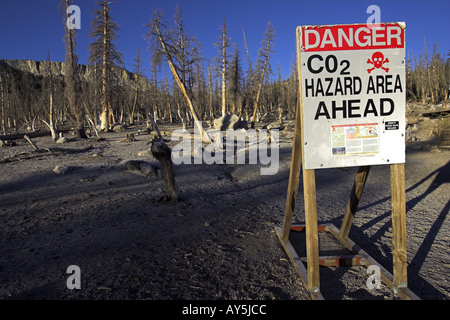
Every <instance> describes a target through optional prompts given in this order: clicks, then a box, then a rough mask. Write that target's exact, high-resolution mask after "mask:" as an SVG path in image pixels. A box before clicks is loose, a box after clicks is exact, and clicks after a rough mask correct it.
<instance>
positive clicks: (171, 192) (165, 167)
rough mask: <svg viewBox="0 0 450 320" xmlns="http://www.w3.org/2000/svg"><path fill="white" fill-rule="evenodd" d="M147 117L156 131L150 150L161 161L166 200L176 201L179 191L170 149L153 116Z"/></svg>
mask: <svg viewBox="0 0 450 320" xmlns="http://www.w3.org/2000/svg"><path fill="white" fill-rule="evenodd" d="M148 117H149V119H150V121H152V122H153V125H154V126H155V130H156V132H157V136H156V137H155V138H154V139H153V141H152V146H151V149H150V150H151V152H152V155H153V156H154V157H155V158H156V159H157V160H158V161H159V162H160V163H161V167H162V173H163V177H164V184H165V185H166V191H167V200H168V201H178V199H179V198H180V193H179V191H178V187H177V184H176V182H175V175H174V174H173V162H172V149H170V148H169V146H168V145H167V144H166V141H165V140H164V138H163V137H162V135H161V132H160V131H159V129H158V125H157V124H156V122H155V120H154V119H153V117H152V116H151V115H150V114H149V115H148Z"/></svg>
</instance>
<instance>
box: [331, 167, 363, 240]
mask: <svg viewBox="0 0 450 320" xmlns="http://www.w3.org/2000/svg"><path fill="white" fill-rule="evenodd" d="M369 171H370V166H364V167H359V168H358V172H357V173H356V178H355V183H354V184H353V188H352V191H351V192H350V200H349V201H348V204H347V210H346V211H345V214H344V220H343V221H342V225H341V229H340V232H339V235H340V236H341V237H342V238H347V237H348V234H349V233H350V228H351V226H352V223H353V218H354V217H355V213H356V210H357V209H358V205H359V200H360V199H361V195H362V193H363V190H364V186H365V184H366V181H367V176H368V175H369Z"/></svg>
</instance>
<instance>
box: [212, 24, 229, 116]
mask: <svg viewBox="0 0 450 320" xmlns="http://www.w3.org/2000/svg"><path fill="white" fill-rule="evenodd" d="M214 45H215V46H216V47H217V48H218V50H219V57H218V59H217V61H218V65H219V66H218V68H219V69H220V71H219V72H220V76H221V77H222V117H225V115H226V113H227V76H228V72H227V71H228V70H227V67H228V63H229V59H230V55H229V53H228V52H227V51H228V48H229V47H230V46H231V39H230V37H228V30H227V25H226V23H225V19H224V21H223V25H222V26H221V27H220V36H219V38H218V39H217V42H216V43H214Z"/></svg>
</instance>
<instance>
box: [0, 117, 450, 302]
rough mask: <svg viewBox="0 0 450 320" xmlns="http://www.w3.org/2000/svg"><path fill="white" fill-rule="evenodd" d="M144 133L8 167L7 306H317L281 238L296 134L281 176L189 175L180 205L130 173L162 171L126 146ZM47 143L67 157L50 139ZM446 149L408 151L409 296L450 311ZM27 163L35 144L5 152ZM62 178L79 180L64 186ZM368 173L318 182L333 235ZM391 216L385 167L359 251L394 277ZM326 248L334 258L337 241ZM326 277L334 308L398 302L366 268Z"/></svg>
mask: <svg viewBox="0 0 450 320" xmlns="http://www.w3.org/2000/svg"><path fill="white" fill-rule="evenodd" d="M422 120H423V119H422ZM418 122H420V121H418ZM419 125H420V123H419ZM429 126H431V129H430V130H434V129H433V128H435V126H436V123H431V122H430V124H429ZM422 127H426V126H425V121H422ZM174 128H178V127H173V126H163V127H162V128H161V129H162V131H163V132H166V133H170V132H171V130H173V129H174ZM139 129H142V128H140V127H135V128H130V129H128V130H127V131H126V132H121V133H104V134H102V136H103V137H104V138H105V140H104V141H100V142H97V141H95V140H94V139H93V138H92V139H89V140H88V141H82V140H72V141H70V142H69V143H68V144H64V145H58V147H60V148H70V149H82V148H86V147H88V146H90V145H92V149H90V150H88V151H86V152H84V153H80V154H67V153H61V152H59V153H55V154H53V155H48V154H46V153H43V154H39V155H37V156H34V157H33V158H31V159H20V160H15V161H12V162H8V163H3V164H0V177H1V178H0V299H101V300H110V299H124V300H128V299H131V300H137V299H152V300H154V299H156V300H166V299H168V300H170V299H183V300H184V299H193V300H197V299H202V300H203V299H210V300H216V299H253V300H259V299H264V300H272V299H275V300H304V299H309V296H308V294H307V292H306V290H305V288H304V287H303V285H302V283H301V281H300V279H299V277H298V275H297V274H296V272H295V271H294V269H293V267H292V265H291V263H290V261H289V260H288V258H287V256H286V254H285V252H284V250H283V248H282V246H281V245H280V243H279V241H278V238H277V236H276V233H275V231H274V227H275V226H281V224H282V221H283V216H284V206H285V201H286V191H287V186H288V178H289V166H290V157H291V146H292V133H288V134H286V135H280V169H279V172H278V174H277V175H274V176H261V175H260V166H259V165H179V166H176V167H175V174H176V181H177V183H178V186H179V189H180V192H181V197H182V201H179V202H177V203H171V202H169V203H168V202H164V201H159V200H160V198H161V197H162V196H163V195H164V194H165V189H164V183H163V180H162V178H161V177H160V176H158V177H154V176H149V177H145V176H142V175H137V174H135V173H132V172H130V171H129V170H126V165H125V163H126V162H127V161H129V160H141V161H147V162H148V163H150V164H152V165H154V166H155V167H157V166H158V162H157V161H156V160H155V159H153V157H152V156H151V155H147V156H138V153H139V152H141V151H145V150H148V149H149V145H148V142H149V139H150V138H151V137H150V136H149V135H139V136H136V138H137V141H135V142H118V141H119V140H121V139H123V138H124V137H126V133H127V132H128V133H129V132H136V131H137V130H139ZM427 130H428V127H427ZM420 132H422V131H420V130H419V129H418V130H417V132H415V134H419V133H420ZM423 134H424V135H425V136H426V137H425V138H429V135H428V134H427V133H423ZM68 137H69V138H70V136H68ZM415 140H420V141H415ZM34 141H35V143H36V144H37V145H38V146H39V147H41V148H43V147H54V145H53V144H52V143H51V141H50V138H48V137H46V138H36V139H34ZM435 144H436V138H435V137H431V138H429V139H422V138H421V139H414V141H412V142H410V143H408V145H407V146H408V147H407V164H406V188H407V193H406V201H407V202H406V207H407V249H408V252H407V254H408V278H409V280H408V281H409V283H408V286H409V288H410V289H411V290H412V291H413V292H414V293H416V294H417V295H418V296H419V297H420V298H422V299H449V298H450V279H449V277H450V255H449V239H450V217H449V216H448V212H449V208H450V201H449V194H450V185H449V179H450V162H449V159H450V157H449V156H450V150H448V149H438V148H436V146H435ZM170 145H171V146H173V145H174V144H173V143H170ZM26 151H32V148H31V146H30V144H28V143H27V142H26V141H18V145H17V146H15V147H4V148H1V149H0V161H1V160H3V159H5V158H7V157H10V156H13V155H16V154H18V153H21V152H26ZM57 165H65V166H68V167H69V168H70V169H71V170H70V172H68V173H67V174H65V175H58V174H56V173H54V172H53V169H54V168H55V166H57ZM355 173H356V168H343V169H325V170H317V171H316V184H317V201H318V211H319V222H320V223H322V222H323V223H333V224H335V225H336V226H337V227H339V226H340V224H341V221H342V216H343V213H344V211H345V207H346V204H347V200H348V195H349V193H350V190H351V187H352V183H353V179H354V176H355ZM302 192H303V190H302V187H301V186H300V189H299V198H298V201H297V206H296V216H295V222H300V223H301V222H302V221H303V199H302ZM390 205H391V203H390V183H389V167H388V166H375V167H372V170H371V172H370V175H369V179H368V182H367V185H366V189H365V191H364V194H363V197H362V200H361V203H360V209H359V211H358V213H357V217H356V218H355V221H354V225H353V227H352V229H351V232H350V238H351V239H352V240H353V241H355V242H356V243H357V244H358V245H359V246H361V247H362V248H363V249H364V250H365V251H367V252H368V253H369V254H370V255H371V256H372V257H373V258H375V259H376V260H377V261H378V262H379V263H381V264H382V265H383V266H384V267H385V268H386V269H388V270H389V271H392V254H391V248H392V246H391V235H392V229H391V217H390V213H391V209H390ZM321 237H322V238H321V240H320V243H321V249H322V244H324V245H326V244H327V243H329V242H330V241H329V239H324V238H323V236H321ZM299 250H301V249H299ZM324 250H325V249H324ZM70 265H78V266H79V267H80V269H81V290H73V291H72V290H69V289H67V287H66V280H67V278H68V277H69V274H67V273H66V269H67V267H68V266H70ZM320 270H321V290H322V294H323V295H324V297H325V298H328V299H336V300H341V299H343V300H347V299H349V300H353V299H395V297H394V296H393V294H392V293H391V292H390V290H389V289H387V288H386V287H385V286H384V285H383V286H382V288H381V289H379V290H371V291H370V290H368V289H367V288H366V285H365V283H366V279H367V277H368V275H367V274H366V268H365V267H363V266H354V267H332V268H328V267H322V268H321V269H320Z"/></svg>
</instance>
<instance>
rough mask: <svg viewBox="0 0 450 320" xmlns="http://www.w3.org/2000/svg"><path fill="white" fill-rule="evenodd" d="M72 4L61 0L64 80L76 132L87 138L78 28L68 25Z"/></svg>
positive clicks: (80, 136)
mask: <svg viewBox="0 0 450 320" xmlns="http://www.w3.org/2000/svg"><path fill="white" fill-rule="evenodd" d="M71 4H72V0H61V3H60V10H61V11H62V14H63V17H64V19H63V20H64V29H65V36H64V43H65V44H66V57H65V62H66V75H65V77H64V81H65V84H66V87H65V90H64V91H65V95H66V98H67V101H68V102H69V108H70V111H71V112H72V114H73V115H74V116H75V119H76V122H77V127H76V134H77V136H78V137H79V138H81V139H87V135H86V130H85V128H84V108H85V107H84V103H83V102H82V99H81V82H80V81H81V80H80V77H79V65H78V55H77V54H76V53H75V48H76V36H77V31H76V29H70V28H69V27H68V26H67V23H66V21H67V10H68V8H69V6H70V5H71Z"/></svg>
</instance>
